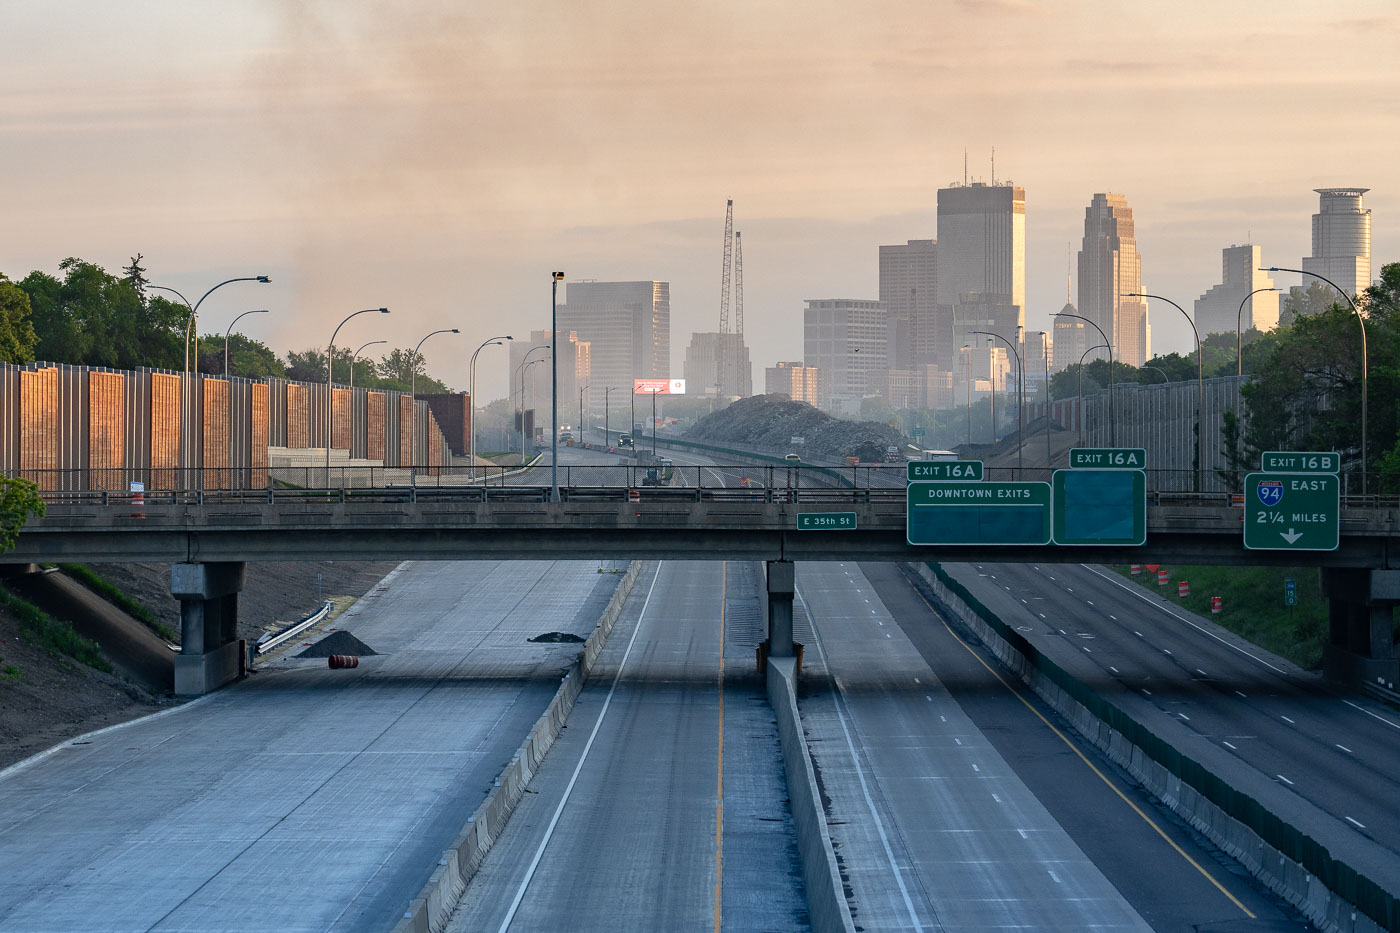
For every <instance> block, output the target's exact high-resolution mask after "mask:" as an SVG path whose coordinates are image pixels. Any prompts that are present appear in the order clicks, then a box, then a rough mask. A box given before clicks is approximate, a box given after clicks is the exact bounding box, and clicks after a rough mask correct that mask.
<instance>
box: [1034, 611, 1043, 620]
mask: <svg viewBox="0 0 1400 933" xmlns="http://www.w3.org/2000/svg"><path fill="white" fill-rule="evenodd" d="M1036 615H1038V616H1040V617H1041V618H1042V619H1043V618H1045V613H1043V612H1038V613H1036Z"/></svg>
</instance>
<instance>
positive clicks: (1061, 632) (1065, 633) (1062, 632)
mask: <svg viewBox="0 0 1400 933" xmlns="http://www.w3.org/2000/svg"><path fill="white" fill-rule="evenodd" d="M1041 618H1042V619H1043V618H1045V616H1041ZM1060 634H1061V635H1068V634H1069V632H1066V631H1065V630H1064V629H1060Z"/></svg>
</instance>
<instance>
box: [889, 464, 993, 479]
mask: <svg viewBox="0 0 1400 933" xmlns="http://www.w3.org/2000/svg"><path fill="white" fill-rule="evenodd" d="M904 467H905V472H906V475H907V477H908V479H909V482H911V483H912V482H914V481H915V480H950V481H953V482H960V483H980V482H982V461H981V460H910V461H909V462H908V463H906V464H905V465H904Z"/></svg>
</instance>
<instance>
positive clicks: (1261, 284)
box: [1192, 243, 1340, 338]
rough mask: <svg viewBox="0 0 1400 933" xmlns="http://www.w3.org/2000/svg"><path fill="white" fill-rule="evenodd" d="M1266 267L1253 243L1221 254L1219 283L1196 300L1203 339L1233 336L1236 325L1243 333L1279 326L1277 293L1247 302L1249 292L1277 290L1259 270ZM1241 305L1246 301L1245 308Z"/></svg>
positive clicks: (1250, 299) (1251, 298) (1263, 295)
mask: <svg viewBox="0 0 1400 933" xmlns="http://www.w3.org/2000/svg"><path fill="white" fill-rule="evenodd" d="M1263 264H1264V261H1263V259H1262V258H1261V257H1260V249H1259V247H1257V246H1254V245H1252V244H1250V243H1246V244H1245V245H1243V246H1229V247H1226V248H1225V249H1223V250H1221V251H1220V268H1221V274H1220V284H1219V285H1215V286H1212V287H1211V289H1210V290H1209V291H1207V292H1206V293H1205V294H1204V295H1202V296H1201V297H1199V298H1197V299H1196V305H1195V307H1194V308H1193V309H1192V312H1193V314H1192V317H1194V318H1195V320H1196V329H1197V330H1198V331H1200V332H1201V337H1202V338H1204V337H1205V336H1206V334H1231V333H1234V331H1235V327H1236V324H1237V322H1238V326H1239V328H1240V330H1242V331H1245V330H1249V329H1250V328H1251V327H1254V328H1258V329H1259V330H1273V329H1274V328H1275V327H1277V326H1278V292H1260V293H1259V294H1257V295H1254V296H1252V297H1250V298H1249V301H1248V302H1245V297H1246V296H1247V295H1249V294H1250V292H1253V291H1254V290H1256V289H1260V288H1273V287H1274V281H1273V279H1271V278H1269V273H1267V272H1264V271H1262V270H1261V268H1260V267H1261V266H1263ZM1338 284H1340V283H1338ZM1241 302H1245V303H1244V306H1243V309H1241Z"/></svg>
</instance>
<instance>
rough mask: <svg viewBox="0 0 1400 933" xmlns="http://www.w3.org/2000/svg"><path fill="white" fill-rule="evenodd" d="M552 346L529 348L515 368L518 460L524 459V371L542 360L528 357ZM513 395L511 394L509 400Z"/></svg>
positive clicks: (544, 345) (546, 344) (542, 345)
mask: <svg viewBox="0 0 1400 933" xmlns="http://www.w3.org/2000/svg"><path fill="white" fill-rule="evenodd" d="M552 349H553V344H548V343H543V344H540V345H539V346H538V347H531V348H530V349H528V350H526V351H525V356H524V357H523V358H522V359H521V360H520V365H519V366H517V367H515V371H516V373H518V374H519V376H520V408H519V411H520V458H521V460H522V461H523V460H524V459H525V371H526V369H527V368H528V367H529V366H530V364H531V363H532V362H534V363H542V362H544V361H543V360H531V359H530V357H531V356H533V355H534V354H535V353H536V352H538V351H540V350H552ZM514 397H515V393H514V392H511V398H514Z"/></svg>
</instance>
